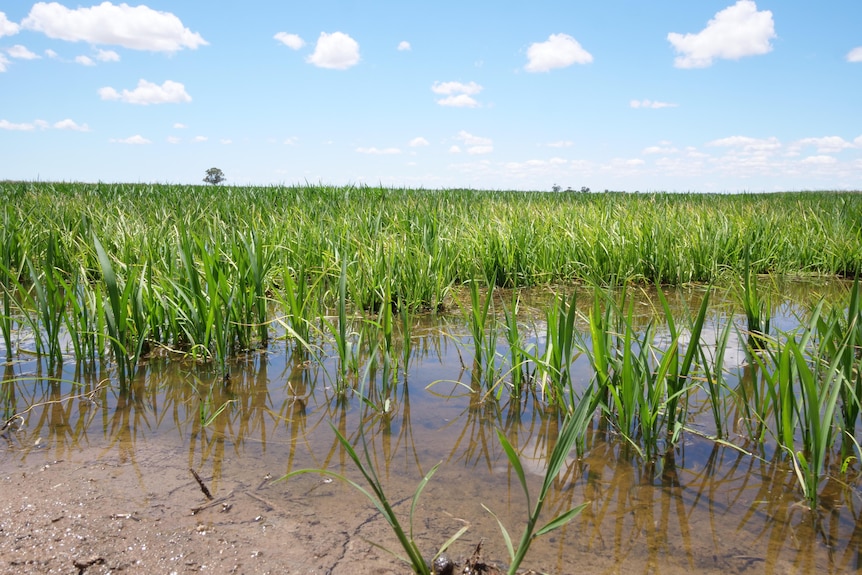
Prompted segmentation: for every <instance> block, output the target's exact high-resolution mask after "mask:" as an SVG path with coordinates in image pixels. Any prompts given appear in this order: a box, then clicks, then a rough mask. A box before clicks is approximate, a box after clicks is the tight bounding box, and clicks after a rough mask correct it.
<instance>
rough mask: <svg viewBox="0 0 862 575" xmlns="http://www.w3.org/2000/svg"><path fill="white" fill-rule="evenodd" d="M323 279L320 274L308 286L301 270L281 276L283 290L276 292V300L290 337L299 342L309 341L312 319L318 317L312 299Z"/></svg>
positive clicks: (287, 272) (305, 276) (289, 271)
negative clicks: (285, 317) (284, 317)
mask: <svg viewBox="0 0 862 575" xmlns="http://www.w3.org/2000/svg"><path fill="white" fill-rule="evenodd" d="M323 277H324V276H323V274H320V275H319V276H318V278H317V280H316V281H315V282H313V283H311V284H309V281H308V280H309V278H308V274H307V272H306V271H305V270H304V269H302V268H300V269H298V270H296V271H292V270H289V269H286V270H284V272H283V274H282V280H283V288H282V289H281V290H277V291H276V298H278V300H279V302H280V303H281V306H282V308H283V309H284V310H285V313H286V315H287V319H288V322H289V327H290V331H291V332H292V335H293V336H294V337H296V338H298V339H299V340H300V341H303V342H307V343H308V342H310V341H311V330H312V326H313V325H314V319H315V318H317V317H318V316H319V314H318V307H317V305H316V301H315V299H314V297H315V294H316V291H317V288H318V285H319V283H320V282H321V281H322V280H323Z"/></svg>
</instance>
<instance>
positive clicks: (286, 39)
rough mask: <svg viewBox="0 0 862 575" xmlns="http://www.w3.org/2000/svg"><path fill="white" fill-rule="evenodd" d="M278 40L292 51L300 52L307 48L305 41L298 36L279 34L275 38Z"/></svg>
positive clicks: (285, 33)
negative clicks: (304, 47)
mask: <svg viewBox="0 0 862 575" xmlns="http://www.w3.org/2000/svg"><path fill="white" fill-rule="evenodd" d="M273 38H275V39H276V40H278V41H279V42H281V43H282V44H284V45H285V46H287V47H288V48H290V49H291V50H299V49H300V48H302V47H303V46H305V40H303V39H302V38H300V37H299V36H297V35H296V34H288V33H287V32H279V33H277V34H276V35H275V36H273Z"/></svg>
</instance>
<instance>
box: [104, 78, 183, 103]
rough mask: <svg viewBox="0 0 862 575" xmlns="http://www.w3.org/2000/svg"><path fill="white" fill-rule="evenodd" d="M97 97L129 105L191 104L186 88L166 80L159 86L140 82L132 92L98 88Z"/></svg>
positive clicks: (144, 81) (143, 81)
mask: <svg viewBox="0 0 862 575" xmlns="http://www.w3.org/2000/svg"><path fill="white" fill-rule="evenodd" d="M99 96H100V97H101V98H102V99H103V100H120V101H121V102H126V103H129V104H141V105H143V106H146V105H148V104H177V103H181V102H191V101H192V98H191V96H189V95H188V94H187V93H186V88H185V86H183V85H182V84H180V83H179V82H173V81H171V80H166V81H165V83H163V84H162V85H161V86H159V85H158V84H154V83H152V82H147V81H146V80H140V81H139V82H138V87H137V88H135V89H134V90H123V91H122V92H117V90H115V89H114V88H111V87H105V88H99Z"/></svg>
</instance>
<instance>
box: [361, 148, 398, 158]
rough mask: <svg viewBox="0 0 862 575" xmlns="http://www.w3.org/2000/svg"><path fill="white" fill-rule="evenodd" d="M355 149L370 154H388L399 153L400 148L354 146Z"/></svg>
mask: <svg viewBox="0 0 862 575" xmlns="http://www.w3.org/2000/svg"><path fill="white" fill-rule="evenodd" d="M356 151H357V152H359V153H360V154H369V155H372V156H389V155H394V154H400V153H401V150H399V149H398V148H383V149H379V148H356Z"/></svg>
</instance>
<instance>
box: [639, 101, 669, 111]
mask: <svg viewBox="0 0 862 575" xmlns="http://www.w3.org/2000/svg"><path fill="white" fill-rule="evenodd" d="M629 106H631V107H632V108H650V109H653V110H658V109H661V108H676V107H677V106H678V104H672V103H670V102H656V101H654V100H632V101H631V102H629Z"/></svg>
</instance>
